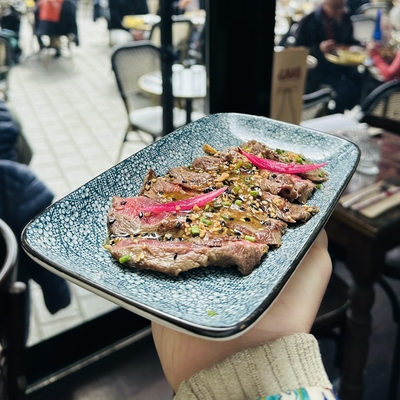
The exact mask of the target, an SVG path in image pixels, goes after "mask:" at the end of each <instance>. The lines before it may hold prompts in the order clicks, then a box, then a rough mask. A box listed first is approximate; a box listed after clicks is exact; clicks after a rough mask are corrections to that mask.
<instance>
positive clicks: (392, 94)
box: [361, 79, 400, 124]
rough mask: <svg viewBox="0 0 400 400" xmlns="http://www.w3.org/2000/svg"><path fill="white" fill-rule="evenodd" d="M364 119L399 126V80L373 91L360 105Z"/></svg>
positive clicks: (384, 84) (386, 83)
mask: <svg viewBox="0 0 400 400" xmlns="http://www.w3.org/2000/svg"><path fill="white" fill-rule="evenodd" d="M361 112H362V114H363V115H364V118H363V120H365V118H366V117H376V118H379V119H382V120H386V121H393V122H397V124H400V79H394V80H392V81H389V82H385V83H383V84H382V85H380V86H378V87H377V88H376V89H374V90H373V91H372V92H371V93H370V94H369V95H368V96H367V97H366V98H365V100H364V101H363V103H362V104H361Z"/></svg>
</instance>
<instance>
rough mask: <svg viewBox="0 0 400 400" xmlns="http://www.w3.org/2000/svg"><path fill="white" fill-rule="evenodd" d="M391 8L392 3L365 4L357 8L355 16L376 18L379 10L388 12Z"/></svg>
mask: <svg viewBox="0 0 400 400" xmlns="http://www.w3.org/2000/svg"><path fill="white" fill-rule="evenodd" d="M390 7H391V3H389V2H388V1H387V2H382V3H365V4H363V5H362V6H360V7H359V8H357V10H356V12H355V14H364V15H371V16H373V17H374V18H375V17H376V14H377V13H378V10H382V11H386V12H388V11H389V10H390Z"/></svg>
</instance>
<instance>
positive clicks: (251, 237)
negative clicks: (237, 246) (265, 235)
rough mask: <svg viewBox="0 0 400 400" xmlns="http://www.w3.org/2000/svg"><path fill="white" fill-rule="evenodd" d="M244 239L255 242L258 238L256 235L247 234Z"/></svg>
mask: <svg viewBox="0 0 400 400" xmlns="http://www.w3.org/2000/svg"><path fill="white" fill-rule="evenodd" d="M244 240H248V241H249V242H255V241H256V238H255V237H254V236H247V235H246V236H245V237H244Z"/></svg>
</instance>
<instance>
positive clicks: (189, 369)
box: [152, 232, 338, 400]
mask: <svg viewBox="0 0 400 400" xmlns="http://www.w3.org/2000/svg"><path fill="white" fill-rule="evenodd" d="M330 274H331V260H330V258H329V254H328V252H327V237H326V233H325V232H322V233H321V234H320V235H319V236H318V237H317V239H316V241H315V243H314V245H313V246H312V247H311V249H310V251H309V252H308V253H307V255H306V257H305V258H304V260H303V261H302V262H301V264H300V265H299V267H298V268H297V269H296V271H295V273H294V274H293V276H292V277H291V279H290V280H289V282H288V283H287V285H286V286H285V287H284V289H283V290H282V292H281V293H280V295H279V296H278V297H277V299H276V301H275V302H274V303H273V304H272V306H271V307H270V309H269V310H268V311H267V312H266V313H265V314H264V315H263V316H262V317H261V318H260V320H259V321H258V322H257V323H255V324H254V326H253V327H252V328H250V330H249V331H248V332H246V333H244V334H243V335H241V336H239V337H237V338H234V339H230V340H226V341H213V340H206V339H202V338H199V337H195V336H192V335H186V334H184V333H182V332H178V331H175V330H172V329H170V328H167V327H164V326H161V325H159V324H157V323H153V325H152V332H153V338H154V342H155V345H156V349H157V353H158V356H159V358H160V361H161V364H162V367H163V370H164V373H165V376H166V378H167V380H168V382H169V383H170V385H171V387H172V389H173V390H174V392H175V393H176V396H175V397H174V400H187V399H192V400H194V399H215V400H228V399H229V400H239V399H240V400H244V399H248V400H256V399H258V400H261V399H263V400H277V399H281V400H285V399H287V400H288V399H295V398H296V399H299V398H301V399H309V400H321V399H325V400H337V399H338V397H337V396H336V395H335V394H334V392H333V390H332V384H331V382H330V381H329V378H328V376H327V374H326V371H325V369H324V366H323V362H322V360H321V354H320V351H319V348H318V342H317V340H316V339H315V338H314V337H313V336H312V335H310V334H309V332H310V329H311V326H312V324H313V322H314V319H315V316H316V314H317V311H318V309H319V305H320V302H321V300H322V297H323V295H324V293H325V290H326V287H327V284H328V281H329V278H330Z"/></svg>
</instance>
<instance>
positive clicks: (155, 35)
mask: <svg viewBox="0 0 400 400" xmlns="http://www.w3.org/2000/svg"><path fill="white" fill-rule="evenodd" d="M192 32H193V23H192V21H191V20H189V19H183V18H181V17H179V16H172V47H173V49H174V53H175V55H176V56H177V58H178V61H180V62H182V61H183V60H185V59H186V57H187V53H188V50H189V42H190V39H191V37H192ZM149 39H150V40H151V41H152V42H153V44H154V45H155V46H157V47H158V48H160V47H161V29H160V23H157V24H155V25H154V26H153V28H152V30H151V32H150V37H149Z"/></svg>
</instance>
